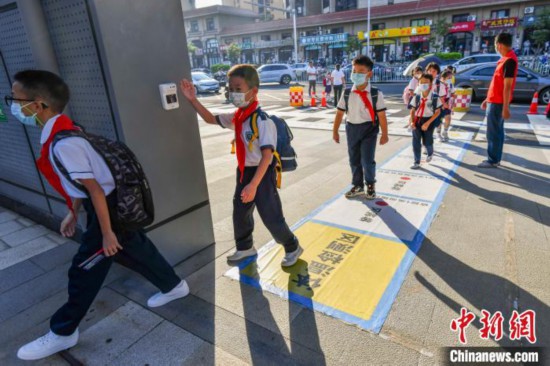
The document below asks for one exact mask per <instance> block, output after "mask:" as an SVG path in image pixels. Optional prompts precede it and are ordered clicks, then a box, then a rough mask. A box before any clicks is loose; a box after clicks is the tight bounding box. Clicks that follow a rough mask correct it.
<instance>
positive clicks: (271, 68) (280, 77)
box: [258, 64, 296, 85]
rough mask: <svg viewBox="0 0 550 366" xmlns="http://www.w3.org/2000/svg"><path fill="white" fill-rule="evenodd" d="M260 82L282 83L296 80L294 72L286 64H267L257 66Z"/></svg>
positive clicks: (286, 83) (285, 83)
mask: <svg viewBox="0 0 550 366" xmlns="http://www.w3.org/2000/svg"><path fill="white" fill-rule="evenodd" d="M258 74H259V75H260V82H261V83H280V84H283V85H288V84H290V82H291V81H296V72H294V70H293V69H292V67H291V66H290V65H287V64H269V65H262V66H260V67H259V68H258Z"/></svg>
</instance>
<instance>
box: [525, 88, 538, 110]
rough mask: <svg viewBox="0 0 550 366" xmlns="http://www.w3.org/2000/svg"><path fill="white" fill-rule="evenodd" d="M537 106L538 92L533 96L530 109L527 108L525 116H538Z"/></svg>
mask: <svg viewBox="0 0 550 366" xmlns="http://www.w3.org/2000/svg"><path fill="white" fill-rule="evenodd" d="M538 106H539V92H535V95H533V100H531V108H529V112H527V114H539V112H538V111H537V108H538Z"/></svg>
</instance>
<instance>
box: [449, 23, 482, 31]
mask: <svg viewBox="0 0 550 366" xmlns="http://www.w3.org/2000/svg"><path fill="white" fill-rule="evenodd" d="M475 28H476V22H459V23H454V24H453V25H452V26H451V28H450V29H449V33H458V32H471V31H473V30H474V29H475Z"/></svg>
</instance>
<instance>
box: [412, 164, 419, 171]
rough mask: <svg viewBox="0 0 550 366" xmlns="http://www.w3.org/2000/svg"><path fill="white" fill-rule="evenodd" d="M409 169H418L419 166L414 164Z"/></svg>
mask: <svg viewBox="0 0 550 366" xmlns="http://www.w3.org/2000/svg"><path fill="white" fill-rule="evenodd" d="M411 169H414V170H416V169H420V164H418V163H414V164H413V165H411Z"/></svg>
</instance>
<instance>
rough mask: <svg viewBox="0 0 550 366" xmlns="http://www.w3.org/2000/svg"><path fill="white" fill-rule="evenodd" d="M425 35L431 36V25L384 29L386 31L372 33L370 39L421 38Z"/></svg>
mask: <svg viewBox="0 0 550 366" xmlns="http://www.w3.org/2000/svg"><path fill="white" fill-rule="evenodd" d="M423 34H430V26H429V25H425V26H422V27H406V28H390V29H384V30H375V31H372V32H370V38H371V39H382V38H396V37H408V36H419V35H423Z"/></svg>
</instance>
